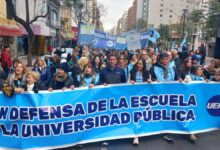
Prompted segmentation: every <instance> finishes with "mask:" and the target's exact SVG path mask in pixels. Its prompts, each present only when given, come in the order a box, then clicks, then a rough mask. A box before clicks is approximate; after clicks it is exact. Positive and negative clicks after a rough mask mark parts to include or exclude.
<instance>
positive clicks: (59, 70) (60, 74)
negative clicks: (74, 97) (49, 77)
mask: <svg viewBox="0 0 220 150" xmlns="http://www.w3.org/2000/svg"><path fill="white" fill-rule="evenodd" d="M57 75H58V76H59V77H63V76H64V75H65V71H64V70H63V69H61V68H59V69H58V73H57Z"/></svg>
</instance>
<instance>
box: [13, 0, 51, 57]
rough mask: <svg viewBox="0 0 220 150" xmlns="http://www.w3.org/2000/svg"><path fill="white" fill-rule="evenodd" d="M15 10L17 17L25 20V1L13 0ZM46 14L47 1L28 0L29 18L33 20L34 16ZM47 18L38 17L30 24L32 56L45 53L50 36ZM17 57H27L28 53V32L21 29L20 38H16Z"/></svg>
mask: <svg viewBox="0 0 220 150" xmlns="http://www.w3.org/2000/svg"><path fill="white" fill-rule="evenodd" d="M14 5H15V10H16V14H17V16H18V17H20V18H22V19H23V20H26V15H27V12H26V9H25V5H26V1H25V0H14ZM47 12H48V1H47V0H33V1H30V0H29V12H28V13H29V18H30V20H32V19H34V18H35V17H36V16H39V15H40V16H43V15H45V14H47ZM47 17H48V16H46V17H40V18H38V19H37V21H35V22H34V23H32V24H31V28H32V30H33V32H34V35H35V42H34V44H33V45H34V51H33V54H34V55H44V54H45V53H47V48H48V38H49V36H50V28H49V26H48V24H49V23H48V18H47ZM17 44H18V55H27V53H28V32H27V31H26V29H25V28H24V27H22V36H21V37H19V38H18V43H17Z"/></svg>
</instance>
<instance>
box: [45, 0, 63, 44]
mask: <svg viewBox="0 0 220 150" xmlns="http://www.w3.org/2000/svg"><path fill="white" fill-rule="evenodd" d="M60 7H61V3H60V1H59V0H49V1H48V24H49V27H50V31H49V35H50V36H49V40H48V46H51V47H53V48H56V47H59V46H60V45H61V37H60V30H61V17H60Z"/></svg>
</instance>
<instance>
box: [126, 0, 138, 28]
mask: <svg viewBox="0 0 220 150" xmlns="http://www.w3.org/2000/svg"><path fill="white" fill-rule="evenodd" d="M137 1H138V0H134V2H133V5H132V6H131V7H130V8H129V9H128V29H129V30H131V29H133V28H134V27H135V25H136V22H137V19H136V17H137V15H136V14H137Z"/></svg>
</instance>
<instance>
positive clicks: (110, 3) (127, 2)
mask: <svg viewBox="0 0 220 150" xmlns="http://www.w3.org/2000/svg"><path fill="white" fill-rule="evenodd" d="M98 2H99V3H101V4H103V5H104V7H105V8H107V9H106V12H105V13H104V14H101V21H102V23H103V27H104V30H105V31H109V30H111V29H112V28H113V27H114V26H116V25H117V21H118V19H119V18H121V17H122V15H123V12H124V11H127V10H128V8H129V7H131V6H132V3H133V0H98Z"/></svg>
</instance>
